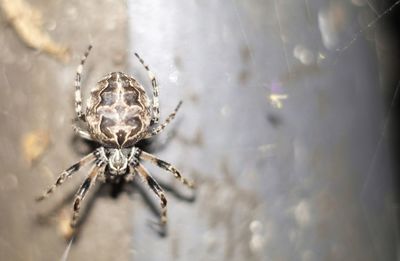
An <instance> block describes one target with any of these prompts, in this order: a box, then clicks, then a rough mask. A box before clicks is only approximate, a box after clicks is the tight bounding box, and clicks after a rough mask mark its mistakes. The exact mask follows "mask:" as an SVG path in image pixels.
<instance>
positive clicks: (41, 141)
mask: <svg viewBox="0 0 400 261" xmlns="http://www.w3.org/2000/svg"><path fill="white" fill-rule="evenodd" d="M0 7H1V12H0V14H1V16H0V31H1V34H0V46H1V50H0V89H1V92H0V93H1V95H0V104H1V107H0V121H1V127H0V140H1V141H0V144H1V150H0V166H1V174H0V184H1V185H0V187H1V188H0V213H1V215H0V231H1V232H0V260H16V261H18V260H60V259H61V257H62V255H63V252H64V250H65V249H66V246H67V243H68V241H66V238H70V236H71V233H72V230H70V228H69V219H70V218H71V214H72V212H71V210H72V198H71V196H69V195H72V196H73V195H74V193H75V191H76V190H77V189H78V186H79V185H80V183H81V182H82V180H83V178H84V176H85V174H86V172H85V171H87V170H86V169H84V170H82V171H81V172H79V173H77V175H76V176H74V178H72V179H70V180H68V181H66V182H65V186H62V187H61V188H60V189H58V190H57V191H56V192H55V193H54V194H53V195H52V196H51V197H50V198H48V199H47V200H46V201H44V202H41V203H37V202H35V200H34V199H35V198H36V197H37V196H39V195H40V194H41V193H42V192H43V191H44V190H45V189H46V188H47V187H48V186H49V185H50V184H52V183H53V182H54V181H55V179H56V177H57V176H58V175H59V174H60V173H61V171H62V170H64V169H66V168H67V167H69V166H70V165H72V164H73V163H74V162H76V161H77V160H78V159H79V158H80V157H82V156H83V154H82V153H81V152H87V151H82V149H81V151H80V150H79V148H80V147H82V148H83V150H87V149H88V148H87V147H85V146H83V145H85V144H84V143H79V142H81V141H79V140H78V141H79V142H78V143H77V142H75V140H74V138H73V137H74V133H73V130H72V119H73V117H74V115H73V112H74V107H73V106H74V100H73V94H74V88H73V81H74V77H75V70H76V67H77V65H78V64H79V61H80V57H81V56H82V54H83V52H84V50H85V49H86V48H87V46H88V45H89V44H93V45H94V49H93V51H92V54H91V56H90V58H89V60H88V63H87V67H86V68H85V70H84V77H83V78H84V79H83V81H84V84H83V85H84V87H83V89H84V94H86V93H87V91H88V88H89V86H90V84H93V83H94V82H95V81H97V80H98V79H99V78H100V77H101V76H102V75H103V74H106V73H108V72H109V71H112V70H122V71H124V70H125V69H126V66H125V64H126V62H125V53H126V49H127V46H126V45H127V33H126V30H127V13H126V4H125V3H124V2H123V1H117V2H115V1H42V0H37V1H29V2H28V1H23V0H18V1H17V0H16V1H14V0H12V1H9V0H2V1H0ZM109 10H113V11H112V12H109ZM103 14H107V15H103ZM66 46H68V47H69V49H68V50H69V51H68V50H67V49H66V48H65V47H66ZM46 53H47V54H48V55H46ZM68 57H70V58H71V59H69V60H68ZM60 61H62V62H60ZM65 62H68V63H65ZM50 142H51V145H52V146H50ZM74 144H75V145H74ZM76 144H78V147H77V146H76ZM79 144H81V145H79ZM95 190H96V189H94V190H93V191H91V192H90V193H89V194H90V195H89V196H88V202H90V197H91V196H92V195H95V193H96V191H95ZM106 195H109V193H106ZM116 201H117V202H118V203H115V202H116ZM92 205H93V204H92ZM86 207H87V208H86ZM85 208H86V209H87V210H88V213H87V214H86V215H87V217H86V218H85V214H84V213H85ZM130 210H131V204H130V203H129V200H128V196H127V195H121V196H120V197H119V198H118V200H115V199H113V198H110V197H107V196H105V197H101V196H100V197H99V198H98V199H96V201H95V207H94V206H93V207H90V204H89V205H87V204H84V206H83V209H82V212H83V213H82V216H83V219H84V220H86V221H87V222H86V221H84V226H82V227H81V228H80V229H81V230H79V231H76V232H77V233H79V234H78V236H76V237H75V238H74V242H73V245H72V247H71V251H70V252H69V253H68V260H128V259H129V258H128V257H129V244H130V240H129V235H130V230H131V225H130V224H131V222H129V218H130V216H131V215H130ZM92 217H98V218H92ZM120 217H124V218H120ZM66 224H68V225H66ZM106 235H108V236H106ZM94 241H95V242H96V243H93V242H94Z"/></svg>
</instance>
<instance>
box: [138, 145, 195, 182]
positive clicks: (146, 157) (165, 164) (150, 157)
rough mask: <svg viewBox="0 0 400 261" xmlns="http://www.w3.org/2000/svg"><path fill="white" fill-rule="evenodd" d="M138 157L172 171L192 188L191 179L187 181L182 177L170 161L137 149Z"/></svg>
mask: <svg viewBox="0 0 400 261" xmlns="http://www.w3.org/2000/svg"><path fill="white" fill-rule="evenodd" d="M139 158H140V159H142V160H149V161H150V162H151V163H153V164H155V165H157V166H158V167H160V168H162V169H165V170H166V171H168V172H170V173H172V174H173V175H174V176H175V178H176V179H179V180H180V181H181V182H182V183H183V184H184V185H186V186H188V187H189V188H194V186H195V185H194V183H193V182H192V181H188V180H187V179H186V178H184V177H182V175H181V173H180V172H179V171H178V170H177V169H176V168H175V167H174V166H172V165H171V164H170V163H168V162H165V161H163V160H161V159H159V158H157V157H156V156H154V155H151V154H149V153H147V152H144V151H141V150H140V151H139Z"/></svg>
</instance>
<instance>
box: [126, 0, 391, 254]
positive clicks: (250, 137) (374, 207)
mask: <svg viewBox="0 0 400 261" xmlns="http://www.w3.org/2000/svg"><path fill="white" fill-rule="evenodd" d="M354 3H355V2H354ZM129 15H130V39H131V41H130V46H131V48H132V49H133V50H135V51H138V52H140V53H141V54H142V56H143V57H144V58H145V60H146V62H147V63H149V64H150V65H151V67H152V68H153V71H154V72H155V73H156V75H157V77H158V79H159V81H160V82H161V90H160V93H161V108H162V114H163V116H164V117H165V116H166V115H167V113H168V112H169V111H171V110H172V108H173V106H174V104H176V102H177V100H178V99H183V100H184V106H183V107H182V110H181V112H180V113H179V114H178V115H179V116H178V121H177V122H179V124H177V125H176V127H175V128H176V129H175V131H176V132H177V134H176V136H175V137H174V138H172V140H171V141H170V142H169V144H168V146H167V148H166V149H164V150H163V151H160V152H158V155H159V156H160V157H161V158H164V159H167V160H169V161H171V162H174V163H176V164H177V166H178V167H180V169H181V170H182V172H183V173H184V174H185V175H187V176H189V177H194V178H195V179H196V180H198V183H199V189H198V192H197V193H198V197H197V200H196V201H195V202H194V203H193V204H185V203H183V202H181V201H180V200H179V199H176V198H174V196H173V195H169V199H170V201H169V203H170V204H169V213H170V215H169V217H170V223H169V229H170V234H169V237H168V238H161V239H160V238H158V237H157V236H156V235H155V234H154V233H151V232H150V230H149V229H148V228H147V227H146V226H144V224H145V220H146V219H147V218H148V215H149V214H148V213H147V212H148V211H147V210H145V208H137V210H136V211H135V214H134V215H135V224H134V231H133V242H132V248H133V260H189V259H190V260H394V259H395V255H396V240H397V239H396V233H395V228H396V219H395V211H394V209H395V201H394V190H393V187H392V185H391V183H390V182H391V180H392V178H393V177H392V170H391V167H390V161H389V159H390V157H389V154H388V147H387V140H386V139H385V131H386V130H385V126H386V124H387V121H388V120H390V119H388V118H387V117H385V114H386V113H385V110H384V108H385V106H384V104H383V98H382V92H383V91H382V90H383V89H384V88H387V87H386V86H384V85H382V82H384V80H385V79H382V78H383V76H382V73H381V71H380V68H379V67H378V64H379V62H378V60H377V57H378V56H379V46H376V42H375V40H376V41H381V42H382V39H379V34H377V35H376V39H375V38H373V37H371V36H374V34H373V33H371V32H370V31H365V32H363V33H361V34H358V33H357V31H358V30H359V28H362V27H366V25H367V24H366V23H365V21H371V20H372V18H373V17H374V16H373V12H372V9H371V8H370V7H369V6H368V5H366V4H365V3H364V5H363V4H362V3H361V2H360V3H359V5H356V4H351V3H349V2H347V1H336V2H335V1H332V2H329V1H307V0H306V1H282V0H274V1H257V0H251V1H239V0H231V1H224V2H221V1H161V0H152V1H129ZM359 21H361V22H360V23H359ZM378 29H379V28H377V30H378ZM365 36H366V37H367V38H369V40H368V41H367V40H366V38H365ZM383 40H385V39H383ZM344 47H346V48H344ZM338 48H339V49H340V48H344V49H341V50H339V51H337V50H336V49H338ZM375 48H376V49H375ZM133 64H135V66H134V67H135V68H136V62H135V61H134V60H133ZM271 95H281V96H280V97H282V99H281V104H276V103H274V102H273V101H271ZM272 97H276V96H272ZM272 99H273V98H272ZM168 130H170V129H168ZM168 130H167V132H168ZM163 135H164V136H165V135H166V134H165V133H164V134H162V135H161V137H163ZM199 137H200V138H201V139H200V141H201V142H200V143H196V142H194V141H198V139H199ZM161 140H162V138H161ZM153 172H160V171H159V170H155V169H154V171H153ZM160 175H161V174H160ZM177 187H178V185H177ZM167 194H168V193H167ZM136 204H142V203H136ZM135 209H136V208H135Z"/></svg>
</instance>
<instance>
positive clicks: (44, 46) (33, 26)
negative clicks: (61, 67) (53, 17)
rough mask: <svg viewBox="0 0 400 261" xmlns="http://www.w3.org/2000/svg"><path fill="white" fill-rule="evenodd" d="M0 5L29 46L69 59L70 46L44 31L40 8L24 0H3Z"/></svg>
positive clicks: (62, 58) (59, 57) (61, 58)
mask: <svg viewBox="0 0 400 261" xmlns="http://www.w3.org/2000/svg"><path fill="white" fill-rule="evenodd" d="M0 7H1V9H2V11H3V15H4V16H5V17H6V19H7V22H9V23H10V24H11V25H12V26H13V28H14V30H15V32H16V33H17V34H18V35H19V36H20V38H21V40H22V41H24V43H25V44H26V45H27V46H29V47H32V48H35V49H38V50H41V51H44V52H47V53H49V54H51V55H53V56H54V57H56V58H58V59H60V60H61V61H64V62H67V61H68V59H69V55H70V54H69V51H68V48H66V47H65V46H63V45H60V44H59V43H56V42H55V41H54V40H53V39H51V37H50V36H49V35H48V34H47V33H45V32H44V31H43V28H42V27H43V15H42V13H41V12H40V11H39V10H38V9H36V8H34V7H33V6H32V5H30V4H29V3H28V2H26V1H24V0H2V1H1V2H0Z"/></svg>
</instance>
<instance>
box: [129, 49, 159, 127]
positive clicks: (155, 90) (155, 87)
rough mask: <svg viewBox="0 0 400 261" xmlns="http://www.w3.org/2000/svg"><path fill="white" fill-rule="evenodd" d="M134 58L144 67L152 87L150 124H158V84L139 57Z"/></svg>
mask: <svg viewBox="0 0 400 261" xmlns="http://www.w3.org/2000/svg"><path fill="white" fill-rule="evenodd" d="M135 56H136V57H137V58H138V59H139V61H140V63H141V64H142V65H143V66H144V68H145V69H146V71H147V74H148V76H149V79H150V81H151V85H152V86H153V118H152V119H151V124H154V123H158V120H159V118H160V107H159V102H158V92H159V89H158V84H157V80H156V77H155V75H154V73H153V72H152V71H150V69H149V66H148V65H146V64H145V63H144V61H143V59H142V58H140V56H139V55H138V54H137V53H135Z"/></svg>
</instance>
